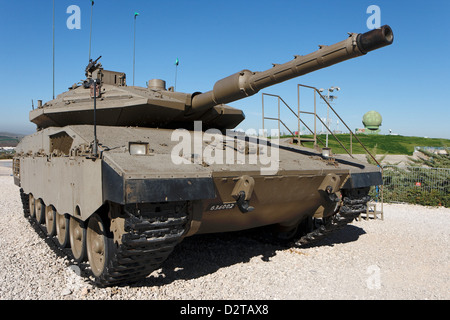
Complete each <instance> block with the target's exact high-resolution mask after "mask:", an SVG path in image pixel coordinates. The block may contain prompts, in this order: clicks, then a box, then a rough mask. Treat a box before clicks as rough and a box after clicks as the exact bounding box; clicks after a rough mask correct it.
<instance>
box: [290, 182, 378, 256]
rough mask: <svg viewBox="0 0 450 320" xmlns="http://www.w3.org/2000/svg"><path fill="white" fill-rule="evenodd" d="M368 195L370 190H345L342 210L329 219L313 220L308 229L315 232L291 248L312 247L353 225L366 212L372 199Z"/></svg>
mask: <svg viewBox="0 0 450 320" xmlns="http://www.w3.org/2000/svg"><path fill="white" fill-rule="evenodd" d="M343 191H344V190H343ZM368 193H369V188H360V189H350V190H345V191H344V193H343V197H342V206H341V207H340V210H339V211H338V212H337V213H336V214H334V215H333V216H331V217H329V218H325V219H312V221H310V223H309V226H308V229H313V230H312V231H310V232H307V233H306V234H304V235H302V236H301V237H300V238H298V239H297V240H294V242H293V243H291V246H293V247H297V248H304V247H307V246H310V245H312V244H314V243H316V242H318V241H320V240H322V239H324V238H326V237H327V236H328V235H329V234H330V233H332V232H335V231H336V230H339V229H342V228H343V227H345V226H346V225H347V224H349V223H351V222H352V221H353V220H354V219H356V218H358V216H359V215H360V214H361V213H364V212H366V210H367V202H369V201H370V199H371V198H370V196H369V195H368ZM311 227H312V228H311Z"/></svg>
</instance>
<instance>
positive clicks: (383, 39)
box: [356, 25, 394, 53]
mask: <svg viewBox="0 0 450 320" xmlns="http://www.w3.org/2000/svg"><path fill="white" fill-rule="evenodd" d="M392 42H394V33H393V32H392V29H391V27H389V26H388V25H385V26H382V27H381V28H379V29H374V30H371V31H369V32H366V33H363V34H359V35H358V38H357V39H356V43H357V44H358V48H359V50H360V51H361V52H362V53H367V52H369V51H373V50H376V49H379V48H382V47H385V46H388V45H390V44H392Z"/></svg>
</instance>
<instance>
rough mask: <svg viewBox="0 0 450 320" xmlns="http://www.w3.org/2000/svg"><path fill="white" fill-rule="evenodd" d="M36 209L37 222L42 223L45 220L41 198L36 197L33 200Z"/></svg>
mask: <svg viewBox="0 0 450 320" xmlns="http://www.w3.org/2000/svg"><path fill="white" fill-rule="evenodd" d="M34 210H35V211H36V221H37V223H39V224H43V223H44V222H45V204H44V201H42V199H37V200H36V201H35V208H34Z"/></svg>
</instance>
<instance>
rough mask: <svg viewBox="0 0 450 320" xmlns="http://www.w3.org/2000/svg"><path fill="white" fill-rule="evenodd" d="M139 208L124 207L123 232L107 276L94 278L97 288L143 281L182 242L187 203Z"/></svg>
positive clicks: (186, 225)
mask: <svg viewBox="0 0 450 320" xmlns="http://www.w3.org/2000/svg"><path fill="white" fill-rule="evenodd" d="M156 208H159V209H158V211H156V210H154V209H156ZM142 209H143V208H142V207H140V208H139V209H138V210H137V211H136V210H135V208H134V209H131V207H127V206H126V207H125V215H126V218H125V221H124V226H125V228H124V229H125V230H124V231H125V233H124V234H123V235H122V239H121V244H119V245H118V246H117V248H116V250H115V253H114V257H113V258H112V260H111V262H110V265H109V266H108V273H107V274H108V275H107V276H104V277H100V278H98V279H96V280H97V284H98V285H101V286H109V285H113V284H119V283H124V282H134V281H138V280H141V279H143V278H145V277H146V276H148V275H149V274H150V273H151V272H153V271H154V270H157V269H158V268H159V267H160V266H161V264H162V263H163V262H164V261H165V260H166V259H167V257H168V256H169V255H170V253H172V251H173V249H174V248H175V246H176V245H177V244H178V243H179V242H181V240H182V239H183V236H184V234H185V232H186V230H187V227H188V222H189V219H188V214H187V204H186V203H181V204H172V203H167V204H160V205H147V206H146V207H145V209H144V210H142Z"/></svg>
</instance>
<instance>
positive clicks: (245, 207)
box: [236, 191, 255, 213]
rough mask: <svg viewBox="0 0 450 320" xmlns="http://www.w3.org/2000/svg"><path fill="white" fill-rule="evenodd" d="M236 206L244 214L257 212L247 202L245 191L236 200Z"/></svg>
mask: <svg viewBox="0 0 450 320" xmlns="http://www.w3.org/2000/svg"><path fill="white" fill-rule="evenodd" d="M236 205H237V206H238V208H239V210H240V211H241V212H242V213H247V212H251V211H253V210H255V208H254V207H252V206H250V201H249V200H245V191H241V192H239V197H238V198H237V200H236Z"/></svg>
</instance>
